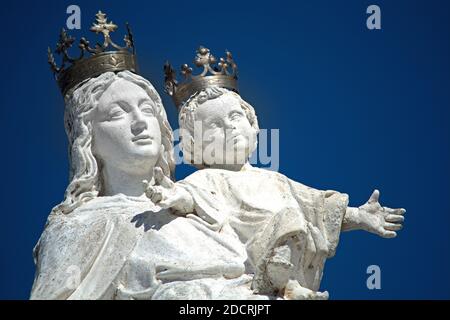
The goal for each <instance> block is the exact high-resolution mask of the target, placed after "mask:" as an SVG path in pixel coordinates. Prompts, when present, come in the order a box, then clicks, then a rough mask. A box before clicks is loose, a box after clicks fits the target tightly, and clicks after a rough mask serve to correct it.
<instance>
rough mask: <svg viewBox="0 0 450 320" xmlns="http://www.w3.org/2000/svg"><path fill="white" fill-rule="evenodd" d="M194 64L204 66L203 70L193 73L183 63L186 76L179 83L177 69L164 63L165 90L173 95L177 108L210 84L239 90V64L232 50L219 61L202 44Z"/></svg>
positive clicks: (183, 71) (182, 68)
mask: <svg viewBox="0 0 450 320" xmlns="http://www.w3.org/2000/svg"><path fill="white" fill-rule="evenodd" d="M194 64H195V65H196V66H197V67H199V68H201V67H203V71H202V72H201V73H200V74H198V75H193V74H192V68H190V67H189V66H188V65H187V64H183V65H182V66H181V74H182V75H183V76H184V81H183V82H182V83H178V81H177V80H176V73H175V70H174V69H173V68H172V66H171V65H170V64H169V62H166V64H165V65H164V74H165V80H164V82H165V86H164V87H165V91H166V93H167V94H169V95H170V96H172V98H173V101H174V103H175V105H176V106H177V108H179V107H180V106H181V104H182V103H184V102H186V101H187V100H188V99H189V97H191V96H192V95H193V94H195V93H196V92H199V91H201V90H202V89H205V88H207V87H209V86H218V87H222V88H226V89H230V90H233V91H235V92H238V87H237V65H236V63H234V60H233V57H232V55H231V52H229V51H226V58H220V59H219V61H218V62H217V59H216V58H215V57H214V56H213V55H212V54H211V53H210V51H209V49H208V48H205V47H203V46H200V47H199V48H198V49H197V55H196V57H195V59H194ZM230 69H231V70H230Z"/></svg>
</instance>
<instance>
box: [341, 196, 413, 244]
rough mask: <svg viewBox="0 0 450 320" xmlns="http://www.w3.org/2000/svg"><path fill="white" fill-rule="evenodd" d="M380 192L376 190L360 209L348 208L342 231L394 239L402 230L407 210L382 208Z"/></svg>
mask: <svg viewBox="0 0 450 320" xmlns="http://www.w3.org/2000/svg"><path fill="white" fill-rule="evenodd" d="M379 197H380V192H379V191H378V190H375V191H374V192H373V193H372V195H371V196H370V198H369V200H368V201H367V202H366V203H365V204H364V205H362V206H360V207H358V208H352V207H349V208H347V211H346V213H345V216H344V221H343V223H342V231H350V230H365V231H368V232H371V233H374V234H376V235H379V236H381V237H383V238H394V237H396V236H397V233H396V231H398V230H400V229H401V228H402V223H403V221H404V220H405V218H404V216H403V214H404V213H405V212H406V210H405V209H391V208H388V207H382V206H381V205H380V203H379V202H378V199H379Z"/></svg>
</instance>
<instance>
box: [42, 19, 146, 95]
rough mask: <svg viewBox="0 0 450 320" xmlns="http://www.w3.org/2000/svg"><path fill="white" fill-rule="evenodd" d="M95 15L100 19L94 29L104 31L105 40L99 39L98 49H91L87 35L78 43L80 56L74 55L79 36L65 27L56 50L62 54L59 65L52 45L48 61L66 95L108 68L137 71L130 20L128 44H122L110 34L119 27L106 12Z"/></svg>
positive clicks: (114, 70) (127, 36) (96, 45)
mask: <svg viewBox="0 0 450 320" xmlns="http://www.w3.org/2000/svg"><path fill="white" fill-rule="evenodd" d="M95 16H96V21H95V22H94V23H93V25H92V27H91V28H90V31H92V32H95V33H96V34H99V33H101V34H102V35H103V43H98V42H97V43H96V44H95V46H94V48H91V46H90V43H89V41H88V40H86V38H84V37H83V38H81V39H80V43H79V45H78V48H79V49H80V54H79V56H78V57H76V58H74V57H71V56H70V55H69V53H68V50H69V49H70V48H71V47H72V45H73V43H74V42H75V39H74V38H72V37H71V36H70V35H68V34H67V32H66V30H64V29H62V30H61V33H60V35H59V41H58V43H57V44H56V49H55V53H57V54H58V55H60V56H62V64H61V66H60V67H58V66H57V65H56V63H55V58H54V56H53V54H52V51H51V50H50V48H48V63H49V64H50V67H51V69H52V71H53V74H54V76H55V79H56V81H57V82H58V85H59V87H60V89H61V92H62V94H63V95H65V94H66V93H67V92H68V91H69V90H71V89H73V88H75V86H77V85H78V84H80V83H82V82H83V81H85V80H87V79H89V78H92V77H97V76H99V75H100V74H102V73H105V72H108V71H113V72H119V71H123V70H130V71H132V72H134V73H137V62H136V56H135V53H136V52H135V48H134V42H133V35H132V33H131V30H130V27H129V26H128V23H127V24H126V27H127V34H126V35H125V37H124V41H125V46H124V47H121V46H118V45H117V44H115V43H114V42H113V41H112V40H111V37H110V33H111V32H114V31H115V30H116V29H117V25H115V24H114V23H113V22H112V21H110V22H108V20H107V18H106V14H104V13H103V12H101V11H99V12H98V13H97V14H96V15H95ZM85 56H87V57H85Z"/></svg>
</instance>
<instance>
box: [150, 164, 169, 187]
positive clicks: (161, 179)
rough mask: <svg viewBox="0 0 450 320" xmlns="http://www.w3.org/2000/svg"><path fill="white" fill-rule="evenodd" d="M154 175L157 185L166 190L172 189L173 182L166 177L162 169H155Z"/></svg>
mask: <svg viewBox="0 0 450 320" xmlns="http://www.w3.org/2000/svg"><path fill="white" fill-rule="evenodd" d="M153 175H154V177H155V183H156V184H158V185H160V186H163V187H165V188H172V187H173V181H172V180H170V179H169V178H168V177H166V176H165V175H164V172H163V171H162V169H161V168H160V167H155V168H154V169H153Z"/></svg>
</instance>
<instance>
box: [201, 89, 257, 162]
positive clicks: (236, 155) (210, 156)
mask: <svg viewBox="0 0 450 320" xmlns="http://www.w3.org/2000/svg"><path fill="white" fill-rule="evenodd" d="M195 121H200V122H201V127H202V141H201V144H202V155H203V159H202V160H203V162H204V163H205V164H207V165H213V164H244V163H245V162H246V161H247V159H248V157H249V156H250V153H251V152H253V150H254V147H255V146H256V130H255V129H254V128H253V127H252V126H251V124H250V122H249V121H248V119H247V116H246V114H245V111H244V110H243V109H242V107H241V104H240V101H239V99H238V98H237V97H235V96H234V95H232V94H224V95H222V96H220V97H218V98H216V99H212V100H208V101H206V102H204V103H202V104H200V105H199V106H198V107H197V109H196V110H195ZM197 137H199V136H198V135H197ZM195 144H196V145H198V142H197V141H195Z"/></svg>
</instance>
